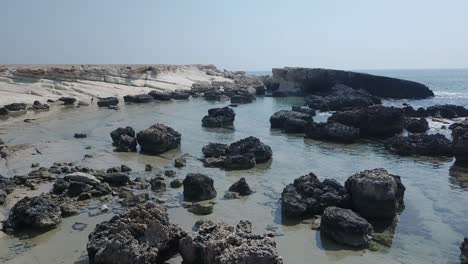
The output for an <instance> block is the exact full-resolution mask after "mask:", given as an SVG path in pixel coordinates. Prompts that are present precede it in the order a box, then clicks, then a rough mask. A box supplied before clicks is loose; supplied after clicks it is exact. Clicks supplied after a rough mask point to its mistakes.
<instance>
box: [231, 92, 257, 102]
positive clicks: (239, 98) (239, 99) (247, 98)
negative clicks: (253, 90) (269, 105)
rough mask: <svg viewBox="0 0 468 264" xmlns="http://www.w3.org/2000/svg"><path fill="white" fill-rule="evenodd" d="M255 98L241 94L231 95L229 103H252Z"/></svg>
mask: <svg viewBox="0 0 468 264" xmlns="http://www.w3.org/2000/svg"><path fill="white" fill-rule="evenodd" d="M254 99H255V97H254V96H251V95H247V94H242V95H240V94H239V95H234V96H231V104H248V103H252V102H253V100H254Z"/></svg>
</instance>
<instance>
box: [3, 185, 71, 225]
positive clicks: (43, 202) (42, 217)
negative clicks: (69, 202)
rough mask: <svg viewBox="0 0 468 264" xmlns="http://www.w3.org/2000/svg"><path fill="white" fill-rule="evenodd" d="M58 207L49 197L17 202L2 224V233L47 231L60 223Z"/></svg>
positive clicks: (42, 196) (27, 198)
mask: <svg viewBox="0 0 468 264" xmlns="http://www.w3.org/2000/svg"><path fill="white" fill-rule="evenodd" d="M61 214H62V213H61V211H60V206H59V205H58V204H57V203H56V201H54V200H53V199H52V198H51V196H50V195H47V194H45V195H44V194H43V195H40V196H35V197H32V198H30V197H25V198H23V199H21V200H20V201H19V202H17V203H16V204H15V205H14V206H13V208H12V209H11V211H10V214H9V216H8V219H7V220H6V221H5V222H4V224H3V231H5V232H7V233H16V232H19V231H22V230H25V229H27V230H34V231H39V232H42V231H47V230H50V229H53V228H56V227H57V225H58V224H60V223H61V222H62V215H61Z"/></svg>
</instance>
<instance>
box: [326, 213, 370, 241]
mask: <svg viewBox="0 0 468 264" xmlns="http://www.w3.org/2000/svg"><path fill="white" fill-rule="evenodd" d="M320 232H321V233H322V234H325V235H327V236H329V237H331V238H332V239H333V240H335V241H336V242H338V243H340V244H344V245H348V246H353V247H362V246H366V245H368V243H369V241H370V240H371V238H372V232H373V227H372V225H371V224H370V223H369V222H367V220H366V219H364V218H362V217H360V216H359V215H358V214H356V213H355V212H353V211H352V210H350V209H343V208H338V207H334V206H331V207H328V208H327V209H325V211H324V212H323V215H322V219H321V222H320Z"/></svg>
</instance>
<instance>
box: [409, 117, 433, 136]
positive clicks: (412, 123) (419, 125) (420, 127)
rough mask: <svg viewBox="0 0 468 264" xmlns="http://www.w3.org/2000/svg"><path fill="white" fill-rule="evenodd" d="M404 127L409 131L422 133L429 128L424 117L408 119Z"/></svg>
mask: <svg viewBox="0 0 468 264" xmlns="http://www.w3.org/2000/svg"><path fill="white" fill-rule="evenodd" d="M405 128H406V130H408V132H411V133H424V132H426V131H427V130H429V123H428V122H427V120H426V118H419V119H408V120H406V124H405Z"/></svg>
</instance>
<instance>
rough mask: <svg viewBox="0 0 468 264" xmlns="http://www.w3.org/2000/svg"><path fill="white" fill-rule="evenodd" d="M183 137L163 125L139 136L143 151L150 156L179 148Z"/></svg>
mask: <svg viewBox="0 0 468 264" xmlns="http://www.w3.org/2000/svg"><path fill="white" fill-rule="evenodd" d="M181 137H182V135H181V134H180V133H179V132H177V131H175V130H174V129H172V128H170V127H168V126H165V125H163V124H156V125H153V126H151V127H149V128H148V129H146V130H143V131H140V132H138V134H137V142H138V144H140V147H141V151H142V152H145V153H149V154H161V153H164V152H166V151H168V150H170V149H174V148H177V147H179V145H180V140H181Z"/></svg>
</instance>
